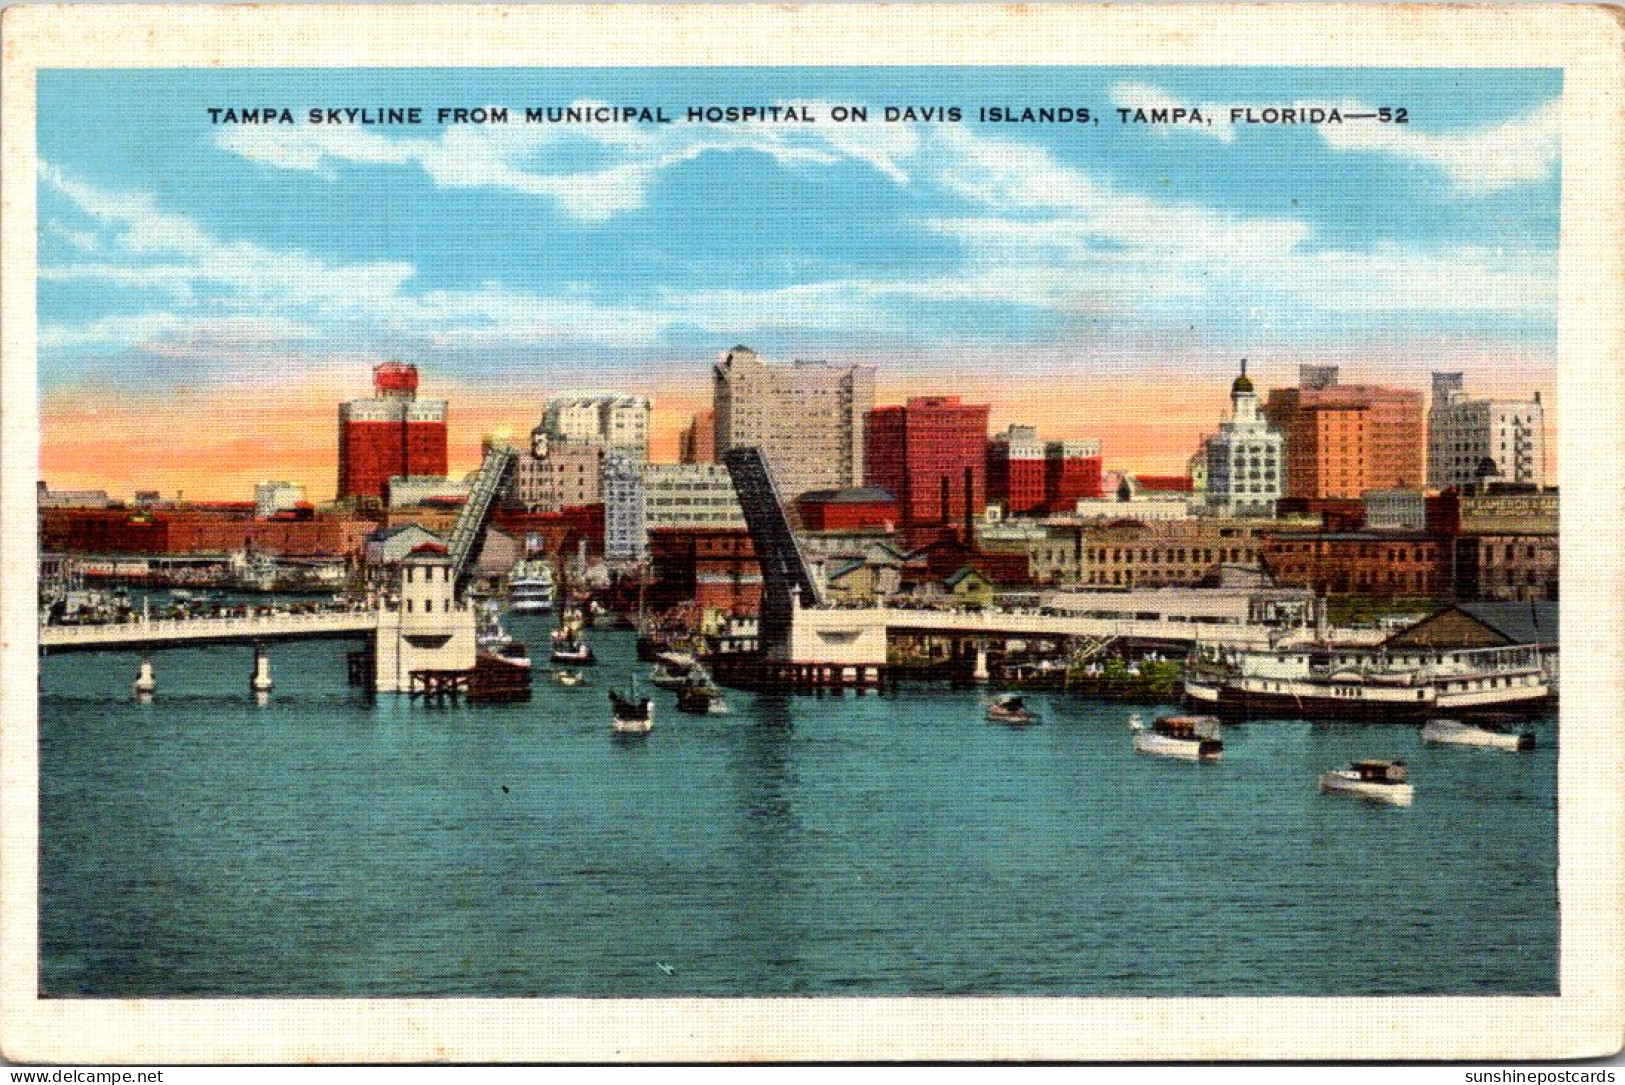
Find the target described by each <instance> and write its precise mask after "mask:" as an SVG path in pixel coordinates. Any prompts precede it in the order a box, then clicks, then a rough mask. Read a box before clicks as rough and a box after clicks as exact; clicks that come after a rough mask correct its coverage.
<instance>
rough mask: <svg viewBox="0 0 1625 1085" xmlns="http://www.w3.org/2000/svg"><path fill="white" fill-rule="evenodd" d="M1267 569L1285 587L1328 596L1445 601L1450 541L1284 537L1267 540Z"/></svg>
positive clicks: (1381, 535)
mask: <svg viewBox="0 0 1625 1085" xmlns="http://www.w3.org/2000/svg"><path fill="white" fill-rule="evenodd" d="M1263 551H1264V555H1263V556H1264V564H1265V565H1266V566H1267V567H1268V568H1269V571H1270V573H1271V574H1272V575H1273V576H1274V577H1275V579H1276V581H1277V582H1278V583H1280V584H1283V585H1291V586H1295V587H1305V588H1310V589H1312V590H1314V591H1317V592H1320V593H1321V594H1327V595H1350V594H1356V595H1370V596H1376V597H1380V598H1392V597H1396V596H1423V595H1428V596H1431V595H1445V594H1447V593H1449V592H1450V591H1451V590H1452V584H1451V577H1450V569H1449V558H1450V553H1451V543H1450V540H1448V539H1446V538H1443V537H1441V536H1438V535H1432V534H1428V533H1426V532H1417V531H1382V532H1379V531H1350V532H1280V533H1274V534H1271V535H1270V536H1269V537H1268V538H1267V539H1265V540H1264V546H1263Z"/></svg>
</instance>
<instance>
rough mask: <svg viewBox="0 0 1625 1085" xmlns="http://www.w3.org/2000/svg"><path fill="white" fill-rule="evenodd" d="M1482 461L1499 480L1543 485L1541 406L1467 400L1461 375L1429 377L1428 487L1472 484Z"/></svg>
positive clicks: (1526, 402)
mask: <svg viewBox="0 0 1625 1085" xmlns="http://www.w3.org/2000/svg"><path fill="white" fill-rule="evenodd" d="M1485 460H1490V461H1492V462H1493V463H1494V464H1495V476H1494V477H1495V478H1496V479H1497V480H1499V481H1501V482H1529V483H1533V484H1535V485H1536V486H1541V485H1544V484H1545V481H1546V408H1545V407H1544V406H1542V404H1541V402H1540V393H1539V392H1536V393H1535V396H1534V398H1533V399H1529V400H1499V399H1468V398H1467V397H1466V394H1465V392H1464V391H1463V389H1462V375H1461V374H1460V373H1435V374H1433V403H1432V405H1431V406H1430V407H1429V409H1428V486H1429V487H1430V488H1432V489H1436V490H1442V489H1444V488H1445V487H1447V486H1457V487H1461V486H1466V485H1470V484H1472V483H1473V482H1476V481H1477V480H1478V479H1479V477H1480V470H1481V468H1482V467H1483V465H1484V461H1485Z"/></svg>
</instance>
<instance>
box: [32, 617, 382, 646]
mask: <svg viewBox="0 0 1625 1085" xmlns="http://www.w3.org/2000/svg"><path fill="white" fill-rule="evenodd" d="M377 620H378V619H377V614H376V613H375V612H374V611H370V610H347V611H340V612H336V613H330V614H256V615H250V616H248V617H245V618H157V619H144V618H135V619H133V620H131V621H127V622H103V623H99V624H88V625H42V626H40V643H41V644H46V645H50V644H95V643H97V642H100V641H108V642H115V641H131V640H168V639H177V640H184V639H186V638H187V637H189V636H195V637H207V636H213V635H219V634H222V633H245V634H246V633H266V634H277V633H298V632H321V631H349V630H364V629H367V628H369V627H371V626H372V625H374V624H375V623H376V622H377Z"/></svg>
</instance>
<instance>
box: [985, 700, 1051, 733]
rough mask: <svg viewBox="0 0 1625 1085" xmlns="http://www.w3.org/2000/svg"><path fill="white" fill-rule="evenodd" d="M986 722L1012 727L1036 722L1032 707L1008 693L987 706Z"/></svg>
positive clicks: (1036, 718)
mask: <svg viewBox="0 0 1625 1085" xmlns="http://www.w3.org/2000/svg"><path fill="white" fill-rule="evenodd" d="M987 722H989V723H1004V724H1009V725H1010V726H1012V727H1025V726H1027V725H1029V724H1034V723H1037V722H1038V717H1037V716H1036V715H1034V713H1033V711H1032V709H1030V708H1028V707H1027V706H1026V704H1024V703H1023V702H1022V699H1021V698H1020V697H1018V696H1017V695H1015V694H1013V693H1010V694H1006V695H1005V696H1003V697H1000V698H998V699H997V700H995V701H994V702H993V703H992V704H990V705H988V706H987Z"/></svg>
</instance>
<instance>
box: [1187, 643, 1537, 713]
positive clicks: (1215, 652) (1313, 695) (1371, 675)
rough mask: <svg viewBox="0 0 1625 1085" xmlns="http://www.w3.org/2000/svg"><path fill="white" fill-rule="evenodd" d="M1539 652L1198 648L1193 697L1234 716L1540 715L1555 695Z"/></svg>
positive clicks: (1191, 673)
mask: <svg viewBox="0 0 1625 1085" xmlns="http://www.w3.org/2000/svg"><path fill="white" fill-rule="evenodd" d="M1545 663H1546V661H1545V660H1544V659H1543V658H1542V655H1541V651H1540V649H1538V648H1536V647H1533V646H1522V645H1520V646H1514V647H1508V648H1472V649H1414V650H1413V649H1404V650H1388V649H1382V648H1364V647H1358V648H1356V647H1335V646H1314V647H1305V646H1301V645H1298V646H1292V647H1278V648H1237V647H1230V646H1225V645H1213V644H1198V645H1196V646H1195V647H1194V648H1192V649H1191V654H1190V656H1189V658H1188V659H1187V660H1186V664H1185V697H1186V699H1187V700H1188V701H1189V702H1190V703H1191V704H1192V705H1194V706H1200V707H1203V708H1208V709H1210V710H1212V711H1215V712H1218V713H1221V714H1229V715H1239V716H1248V715H1254V716H1258V715H1289V716H1309V717H1315V716H1323V717H1324V716H1330V717H1366V718H1376V719H1382V720H1404V719H1427V718H1430V717H1433V716H1438V715H1442V714H1445V713H1448V714H1450V715H1453V716H1459V715H1466V714H1472V713H1479V712H1507V711H1537V710H1539V709H1541V708H1543V707H1545V706H1546V704H1547V703H1548V701H1549V699H1550V697H1551V694H1552V690H1551V685H1550V682H1549V680H1548V672H1547V668H1546V666H1545Z"/></svg>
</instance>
